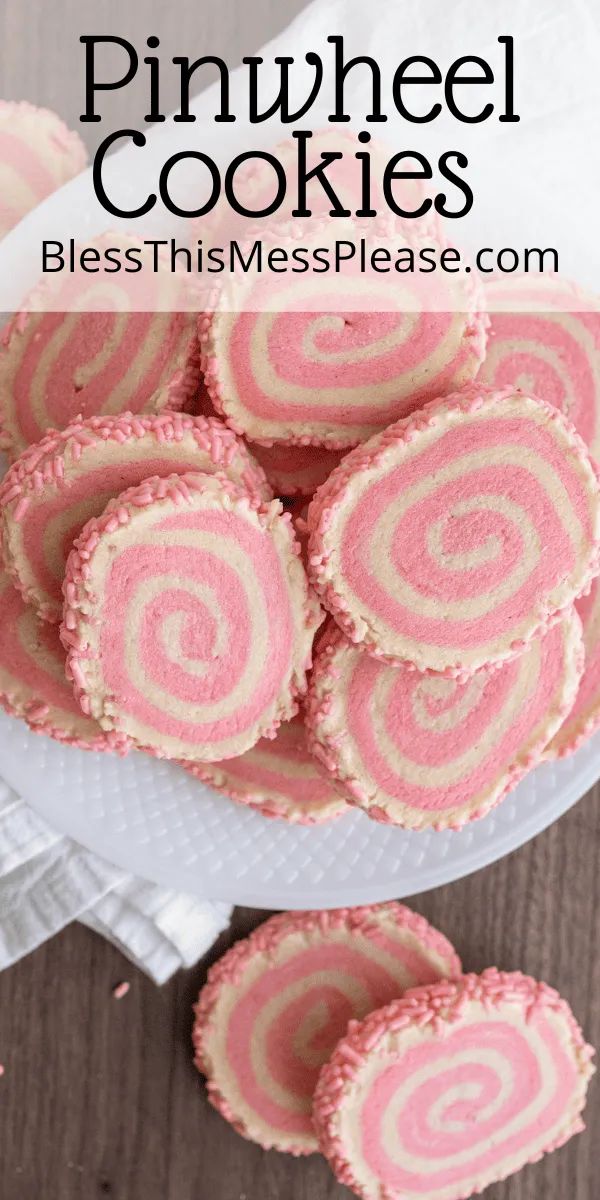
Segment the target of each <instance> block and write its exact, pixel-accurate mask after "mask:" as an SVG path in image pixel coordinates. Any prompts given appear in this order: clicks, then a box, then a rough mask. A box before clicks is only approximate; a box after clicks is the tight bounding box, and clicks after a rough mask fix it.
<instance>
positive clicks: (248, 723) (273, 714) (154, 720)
mask: <svg viewBox="0 0 600 1200" xmlns="http://www.w3.org/2000/svg"><path fill="white" fill-rule="evenodd" d="M64 594H65V614H64V621H63V625H62V630H61V634H62V638H63V642H64V644H65V646H66V647H67V649H68V651H69V653H68V667H69V670H70V672H71V676H72V678H73V681H74V684H75V688H76V693H77V695H78V698H79V699H80V702H81V704H82V707H83V709H84V711H85V712H88V713H89V715H90V716H93V717H94V718H95V719H96V720H98V721H99V722H100V724H101V725H102V727H103V728H104V729H108V730H113V731H117V732H118V733H120V734H122V735H123V737H125V738H127V739H129V740H130V741H131V742H132V743H133V744H134V745H136V746H138V747H139V748H141V749H146V750H150V751H151V752H152V753H154V754H156V755H158V756H161V757H166V758H177V759H185V760H188V759H192V760H196V761H208V762H215V761H218V760H219V759H221V758H235V757H236V756H237V755H240V754H243V753H244V752H245V751H246V750H249V749H250V747H251V746H254V745H255V744H256V742H257V741H258V740H259V739H260V738H261V737H265V736H269V735H273V734H274V733H275V730H276V729H277V727H278V726H279V724H280V723H281V722H282V721H285V720H288V719H290V718H291V717H292V716H294V715H295V713H296V711H297V708H298V697H299V696H300V695H302V694H303V693H304V692H305V691H306V672H307V670H308V668H309V667H310V665H311V656H312V642H313V637H314V633H315V631H316V629H317V628H318V626H319V625H320V623H321V620H322V613H321V610H320V608H319V605H318V604H317V603H316V600H315V598H314V596H313V594H312V593H311V592H310V590H309V587H308V583H307V579H306V574H305V571H304V568H303V566H302V563H301V561H300V557H299V547H298V545H297V543H296V541H295V539H294V535H293V530H292V528H291V518H290V517H289V514H284V513H283V511H282V508H281V505H280V504H279V503H278V502H277V501H272V502H271V504H270V505H268V506H265V507H264V508H263V509H261V510H257V509H256V507H255V506H253V504H252V501H251V499H250V497H249V496H248V493H247V492H245V491H244V490H243V489H242V488H240V487H238V486H237V485H236V484H234V483H231V482H230V481H228V480H225V479H224V478H222V477H221V478H217V477H215V476H211V475H202V474H194V475H182V476H174V475H171V476H170V477H169V478H166V479H157V478H154V479H149V480H146V481H145V482H144V483H142V484H141V485H140V486H139V487H138V488H131V489H130V490H129V491H127V492H125V493H124V494H123V495H122V496H120V497H119V499H118V500H115V501H111V503H110V504H109V505H108V508H107V509H106V511H105V513H104V514H103V516H102V517H100V518H99V519H97V520H96V519H93V520H91V521H89V522H88V524H87V525H86V526H85V528H84V530H83V532H82V534H81V536H80V537H79V539H78V541H77V542H76V543H75V548H74V549H73V550H72V551H71V554H70V555H69V559H68V562H67V567H66V575H65V584H64Z"/></svg>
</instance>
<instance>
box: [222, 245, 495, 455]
mask: <svg viewBox="0 0 600 1200" xmlns="http://www.w3.org/2000/svg"><path fill="white" fill-rule="evenodd" d="M363 232H364V231H363ZM336 235H337V237H338V239H340V238H341V239H345V238H348V239H350V238H352V239H356V238H360V229H358V228H355V227H353V226H350V227H349V228H344V229H337V227H336ZM314 241H315V236H314V235H311V236H310V237H309V239H308V244H309V247H310V246H312V245H313V243H314ZM316 241H317V242H318V244H319V245H323V246H325V247H327V246H328V245H329V243H331V242H332V234H331V229H330V227H329V226H327V227H326V228H325V229H324V230H323V231H322V233H321V234H320V235H319V236H318V237H317V238H316ZM398 242H399V243H400V244H401V245H410V246H411V248H413V249H415V250H417V251H418V249H419V247H420V243H415V245H414V247H413V243H412V242H411V243H408V242H407V240H406V238H405V237H403V236H401V235H400V234H399V233H397V232H395V233H394V244H396V243H398ZM302 244H303V243H302V235H301V233H298V235H297V237H296V238H295V239H294V238H290V239H289V241H286V239H285V238H284V237H281V238H279V239H278V240H277V245H278V246H279V245H281V246H283V247H284V248H287V250H288V252H289V253H293V251H294V249H295V248H296V247H297V245H302ZM398 278H399V279H400V280H401V282H400V283H398V281H397V280H396V281H395V282H394V287H392V286H391V284H390V279H389V277H387V276H385V275H379V276H377V275H374V274H372V273H366V274H363V275H361V274H360V273H359V274H355V273H354V269H353V268H352V267H351V268H349V269H348V274H347V275H346V274H343V273H339V274H337V273H335V272H333V271H330V272H329V273H328V274H327V275H314V274H313V272H311V271H308V272H306V273H304V274H299V275H292V274H289V273H286V274H273V273H272V272H266V273H263V274H260V275H258V274H256V273H255V272H254V273H248V274H247V275H244V276H243V277H238V276H236V277H233V276H231V277H230V278H229V279H228V280H227V281H226V283H224V284H223V286H222V291H221V293H220V296H219V298H218V301H217V306H216V309H215V312H214V313H213V314H212V315H209V314H203V315H202V316H201V317H200V319H199V329H200V341H201V346H202V355H203V357H202V362H203V370H204V377H205V383H206V386H207V388H208V391H209V394H210V396H211V399H212V401H213V404H214V405H215V408H216V409H217V410H218V411H219V412H221V413H222V414H223V416H224V417H225V419H226V420H227V423H228V424H229V425H231V426H232V428H234V429H236V430H237V432H238V433H243V434H245V436H246V437H248V438H249V439H250V440H251V441H254V442H263V443H264V444H265V445H271V444H272V443H279V442H283V443H286V444H287V443H289V444H295V445H301V446H302V445H322V446H328V447H329V449H343V448H349V447H351V446H355V445H357V443H359V442H362V441H365V439H367V438H369V437H371V436H372V435H373V434H375V433H377V432H378V431H379V430H381V429H383V428H384V427H385V426H387V425H389V424H390V422H392V421H396V420H398V419H399V418H401V417H404V416H406V415H407V414H408V413H411V412H413V411H414V410H415V409H418V408H420V407H421V405H422V404H424V403H425V402H426V401H428V400H432V399H433V398H435V397H437V396H441V395H445V394H446V393H448V392H453V391H456V390H457V389H458V388H461V387H463V386H465V385H466V384H468V383H470V382H471V381H472V380H473V379H474V377H475V375H476V373H477V371H478V369H479V367H480V365H481V362H482V361H483V358H484V354H485V344H486V331H487V317H486V316H484V315H483V314H482V312H481V304H482V301H481V297H480V295H479V291H478V290H477V288H476V286H475V283H474V282H471V280H473V278H474V277H473V276H466V277H465V276H462V277H460V278H459V277H458V276H449V275H447V276H446V277H445V278H444V279H443V280H442V279H441V278H440V282H439V295H438V294H437V293H436V307H438V308H439V310H440V311H433V312H432V311H429V308H430V307H431V303H430V295H429V293H428V292H427V291H426V288H427V286H429V288H430V287H431V283H430V282H429V285H427V277H426V276H418V275H417V274H412V275H411V276H410V282H407V276H399V277H398ZM436 286H437V284H436ZM409 289H410V295H409V294H408V290H409ZM350 298H351V299H350Z"/></svg>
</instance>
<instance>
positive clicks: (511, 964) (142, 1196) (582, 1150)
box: [0, 789, 600, 1200]
mask: <svg viewBox="0 0 600 1200" xmlns="http://www.w3.org/2000/svg"><path fill="white" fill-rule="evenodd" d="M599 844H600V789H596V790H595V791H594V793H593V794H590V796H589V797H587V798H586V799H585V800H584V801H582V802H581V803H580V804H579V805H578V806H577V808H576V809H574V810H573V811H572V812H571V813H569V814H568V815H567V816H565V817H564V818H563V819H562V821H560V822H558V823H557V824H556V825H554V826H553V827H552V828H551V829H549V830H548V831H547V832H546V833H545V834H543V835H541V836H540V837H539V838H537V839H536V840H535V841H534V842H532V843H531V844H530V845H528V846H526V847H524V848H523V849H522V850H520V851H518V852H517V853H515V854H513V855H511V856H510V857H509V858H506V859H504V860H502V861H501V862H499V863H497V864H495V865H494V866H492V867H489V868H488V869H486V870H485V871H481V872H479V873H478V874H476V875H473V876H470V877H469V878H467V879H464V880H462V881H460V882H457V883H455V884H453V885H450V886H448V887H444V888H439V889H436V890H435V891H432V892H429V893H427V894H424V895H419V896H415V897H413V898H412V900H411V904H412V905H413V906H414V907H415V908H416V909H417V910H418V911H419V912H422V913H423V914H424V915H425V916H427V917H428V918H429V919H430V920H432V921H433V922H434V923H436V924H437V925H439V926H440V928H442V929H443V930H444V932H445V933H447V934H448V936H449V937H451V938H452V939H453V940H454V942H455V944H456V946H457V947H458V949H459V951H460V953H461V954H462V957H463V962H464V965H465V967H466V968H467V969H470V970H480V969H482V968H483V967H485V966H487V965H489V964H490V963H496V964H497V965H499V966H501V967H504V968H506V969H514V968H520V969H522V970H525V971H528V972H530V973H531V974H533V975H535V976H538V977H542V978H545V979H547V980H548V981H549V982H551V983H552V984H554V985H555V986H556V987H558V988H559V989H560V990H561V991H562V992H563V993H564V995H565V996H567V997H568V999H569V1000H570V1001H571V1003H572V1005H573V1008H574V1010H575V1012H576V1014H577V1016H578V1017H579V1019H580V1020H581V1022H582V1023H583V1026H584V1029H585V1032H586V1034H587V1036H588V1037H589V1038H590V1039H591V1040H592V1041H593V1042H595V1043H596V1044H598V1045H600V1000H599V997H600V926H599V923H598V921H597V918H596V912H597V902H598V895H597V892H598V882H597V878H598V871H597V857H598V845H599ZM264 916H265V914H264V913H258V912H254V911H251V910H249V909H239V910H237V912H236V917H235V921H234V923H233V925H232V928H231V930H230V931H228V933H227V934H226V935H224V936H223V937H222V938H221V939H220V942H219V944H218V945H217V946H216V947H215V948H214V949H213V951H212V952H211V954H210V955H209V956H208V958H207V960H206V961H205V962H204V963H203V964H202V965H201V966H199V967H197V968H195V969H194V970H192V971H188V972H185V973H182V974H181V975H180V976H179V977H178V978H177V979H175V980H173V981H172V982H171V983H170V984H168V985H167V986H166V987H164V988H162V989H158V988H156V987H154V985H153V984H151V983H150V982H149V981H148V980H146V979H145V978H144V977H143V976H142V975H141V974H140V973H138V972H135V971H134V970H133V968H131V967H130V966H129V965H128V964H126V963H125V962H124V960H123V959H122V958H121V956H120V955H119V954H118V953H117V951H115V950H114V949H113V948H112V947H110V946H108V945H106V944H105V943H103V942H102V941H101V940H100V939H99V938H97V937H96V936H95V935H93V934H91V933H90V932H89V931H87V930H85V929H83V928H81V927H78V926H73V927H72V928H71V929H69V930H67V931H65V932H64V933H63V934H62V935H60V937H58V938H55V939H54V941H53V942H52V943H51V944H50V945H47V946H44V947H42V948H41V949H40V950H38V951H37V952H36V953H35V954H33V955H31V956H30V958H29V959H27V960H26V961H25V962H22V963H19V964H17V965H16V966H15V967H13V968H12V969H11V970H9V971H6V972H4V974H2V975H1V976H0V1060H1V1061H3V1062H4V1064H5V1066H6V1074H5V1076H4V1078H3V1079H2V1080H1V1081H0V1096H1V1097H2V1100H3V1106H2V1111H3V1113H4V1122H3V1126H2V1129H1V1130H0V1196H2V1198H3V1200H24V1198H25V1200H29V1198H30V1197H31V1200H57V1198H58V1197H60V1200H96V1197H98V1198H101V1197H111V1198H112V1200H343V1198H344V1197H347V1196H348V1193H347V1191H346V1190H345V1189H344V1188H341V1187H339V1186H338V1185H337V1184H336V1183H335V1181H334V1180H333V1179H332V1177H331V1175H330V1173H329V1170H328V1168H327V1166H326V1164H325V1163H324V1162H323V1161H322V1160H321V1159H320V1158H319V1157H317V1156H312V1157H311V1158H309V1159H305V1160H293V1159H291V1158H289V1157H287V1156H285V1155H280V1154H277V1153H275V1152H270V1153H266V1152H264V1151H262V1150H261V1149H259V1148H258V1147H256V1146H253V1145H251V1144H250V1143H248V1142H245V1141H244V1140H243V1139H242V1138H240V1137H238V1136H237V1134H235V1133H234V1131H233V1130H232V1129H230V1128H229V1127H228V1125H227V1124H226V1122H225V1121H223V1119H222V1118H221V1117H220V1116H219V1115H218V1114H217V1113H216V1112H214V1111H213V1110H212V1109H211V1108H210V1106H209V1105H208V1104H207V1102H206V1098H205V1095H204V1090H203V1087H202V1083H201V1080H200V1078H199V1076H198V1075H197V1073H196V1071H195V1070H194V1068H193V1065H192V1061H191V1050H190V1030H191V1020H192V1017H191V1006H192V1003H193V1000H194V998H195V996H196V994H197V991H198V989H199V987H200V986H201V984H202V981H203V979H204V977H205V972H206V968H207V965H208V963H209V962H210V961H212V960H213V959H214V958H215V957H216V956H217V955H218V954H219V953H221V952H222V950H223V949H224V948H225V946H226V945H228V944H230V942H231V941H232V940H234V939H235V938H236V937H239V936H241V935H243V934H245V933H246V932H247V931H248V930H249V929H251V928H253V927H254V925H255V924H256V923H257V922H258V921H260V920H263V919H264ZM123 977H126V978H129V979H130V981H131V990H130V992H129V995H128V996H127V997H126V998H125V999H123V1000H121V1001H116V1000H114V999H113V997H112V995H111V989H112V987H113V986H114V984H115V983H116V982H118V981H119V980H120V979H121V978H123ZM587 1116H588V1124H589V1128H588V1131H587V1132H586V1134H584V1135H583V1136H582V1137H579V1138H577V1139H575V1140H574V1141H573V1142H572V1143H571V1144H570V1145H568V1146H566V1147H564V1148H563V1149H562V1150H560V1151H559V1152H558V1153H557V1154H554V1155H552V1156H551V1157H550V1158H548V1159H547V1160H545V1161H544V1162H542V1163H541V1164H538V1165H537V1166H535V1167H530V1168H527V1169H526V1170H524V1171H523V1172H521V1173H520V1175H518V1176H516V1177H514V1178H513V1179H511V1180H508V1181H507V1182H506V1183H504V1184H498V1185H497V1186H496V1187H494V1188H491V1189H490V1190H489V1192H488V1193H487V1195H489V1197H490V1200H595V1198H596V1196H598V1195H599V1194H600V1164H599V1162H598V1155H597V1146H598V1139H599V1138H600V1105H599V1103H598V1088H597V1085H596V1084H593V1085H592V1090H591V1098H590V1104H589V1107H588V1114H587Z"/></svg>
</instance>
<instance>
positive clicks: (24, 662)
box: [0, 570, 125, 751]
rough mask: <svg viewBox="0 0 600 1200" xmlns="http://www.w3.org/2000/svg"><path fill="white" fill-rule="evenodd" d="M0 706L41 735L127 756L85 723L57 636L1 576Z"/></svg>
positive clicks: (3, 574)
mask: <svg viewBox="0 0 600 1200" xmlns="http://www.w3.org/2000/svg"><path fill="white" fill-rule="evenodd" d="M0 604H1V606H2V620H1V621H0V705H1V706H2V708H3V709H4V710H5V712H7V713H9V715H10V716H11V717H21V718H22V719H23V720H24V721H26V722H27V724H28V725H29V727H30V728H31V729H33V730H34V731H35V732H36V733H44V734H47V736H48V737H52V738H55V739H56V740H57V741H59V742H67V743H68V744H69V745H71V746H79V747H80V748H81V749H82V750H117V751H119V750H120V751H123V750H124V748H125V747H124V746H123V744H122V739H120V738H119V737H118V735H115V734H110V733H104V731H103V730H102V729H101V728H100V726H99V725H98V724H97V722H96V721H94V720H92V718H91V717H86V716H85V715H84V714H83V713H82V711H81V709H80V707H79V705H78V703H77V701H76V699H75V697H74V695H73V688H72V685H71V684H70V683H69V682H68V681H67V677H66V674H65V652H64V650H63V647H62V646H61V643H60V638H59V636H58V630H57V629H56V628H55V627H54V626H52V625H48V624H47V623H46V622H45V621H40V619H39V617H37V616H36V614H35V612H34V611H33V609H32V608H30V607H29V606H28V605H26V604H25V603H24V601H23V599H22V597H21V596H20V595H19V593H18V591H17V590H16V588H14V587H13V585H12V582H11V580H10V579H9V577H8V575H7V574H6V572H5V571H1V570H0Z"/></svg>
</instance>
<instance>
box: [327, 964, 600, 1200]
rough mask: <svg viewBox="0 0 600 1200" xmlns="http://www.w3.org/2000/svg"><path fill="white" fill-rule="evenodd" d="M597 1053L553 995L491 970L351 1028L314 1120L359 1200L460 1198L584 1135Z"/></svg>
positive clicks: (418, 994)
mask: <svg viewBox="0 0 600 1200" xmlns="http://www.w3.org/2000/svg"><path fill="white" fill-rule="evenodd" d="M593 1054H594V1051H593V1049H592V1047H591V1046H588V1045H586V1043H585V1040H584V1037H583V1034H582V1032H581V1029H580V1028H579V1025H578V1024H577V1022H576V1020H575V1018H574V1016H573V1013H572V1012H571V1009H570V1007H569V1005H568V1004H567V1002H566V1001H565V1000H563V999H561V997H560V996H559V995H558V992H556V991H554V989H553V988H550V987H548V986H547V985H546V984H544V983H538V982H536V981H535V980H533V979H530V978H528V977H527V976H525V975H522V974H521V973H520V972H513V973H507V972H502V971H498V970H496V969H495V968H494V967H492V968H490V969H489V970H487V971H484V972H483V974H482V975H481V976H477V975H466V976H464V977H463V978H462V979H459V980H457V981H456V982H443V983H439V984H434V985H433V986H432V987H419V988H414V989H413V990H412V991H410V992H409V993H408V994H407V995H406V996H404V997H403V998H402V999H400V1000H397V1001H395V1002H394V1003H392V1004H389V1005H388V1006H387V1007H386V1008H382V1009H381V1010H380V1011H379V1012H374V1013H372V1014H371V1015H370V1016H369V1017H367V1019H366V1021H363V1022H362V1023H359V1022H356V1021H354V1022H351V1024H350V1026H349V1028H348V1033H347V1035H346V1036H345V1037H344V1038H342V1040H341V1041H340V1043H339V1045H338V1046H337V1047H336V1049H335V1052H334V1054H333V1055H332V1057H331V1059H330V1061H329V1062H328V1064H327V1065H326V1066H325V1067H324V1068H323V1071H322V1072H321V1076H320V1079H319V1082H318V1085H317V1088H316V1092H315V1099H314V1117H315V1124H316V1128H317V1132H318V1134H319V1140H320V1145H321V1149H322V1150H323V1152H324V1154H325V1155H326V1156H327V1158H328V1159H329V1162H330V1165H331V1166H332V1168H333V1170H334V1173H335V1175H336V1176H337V1178H338V1179H339V1180H340V1182H341V1183H344V1184H346V1185H347V1186H348V1187H349V1188H350V1189H351V1190H352V1191H353V1192H355V1193H356V1194H357V1195H358V1196H359V1197H361V1200H384V1198H385V1200H468V1198H469V1197H471V1196H474V1195H476V1194H477V1195H478V1194H479V1192H480V1191H483V1189H484V1188H486V1187H488V1186H489V1184H491V1183H494V1182H496V1181H498V1180H501V1179H506V1178H507V1177H508V1176H509V1175H512V1174H514V1173H515V1172H516V1171H519V1170H520V1169H521V1168H522V1167H524V1166H525V1165H526V1163H535V1162H538V1161H539V1159H541V1158H542V1157H543V1155H544V1154H547V1153H548V1152H550V1151H552V1150H555V1149H557V1148H558V1147H559V1146H562V1145H563V1144H564V1143H565V1142H567V1141H568V1140H569V1138H571V1137H572V1136H573V1135H574V1134H576V1133H580V1132H581V1130H582V1129H583V1127H584V1126H583V1121H582V1119H581V1113H582V1111H583V1108H584V1106H585V1101H586V1092H587V1087H588V1083H589V1080H590V1078H591V1076H592V1074H593V1071H594V1068H593V1066H592V1061H591V1060H592V1057H593Z"/></svg>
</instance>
